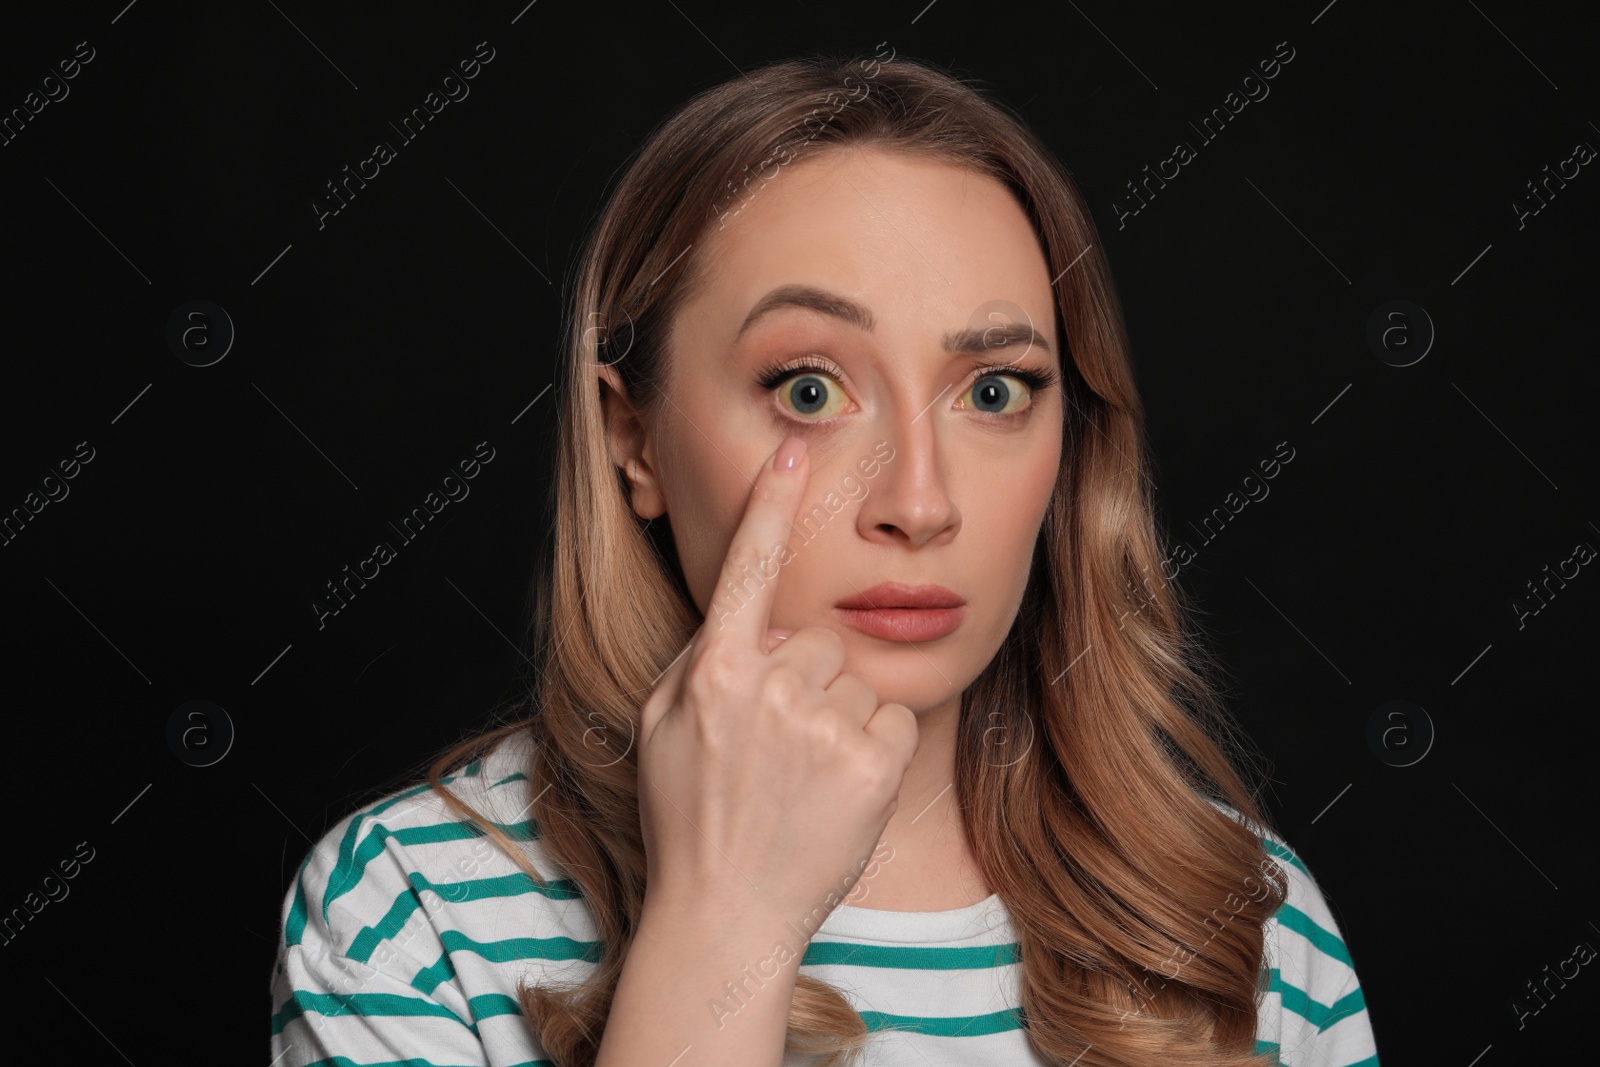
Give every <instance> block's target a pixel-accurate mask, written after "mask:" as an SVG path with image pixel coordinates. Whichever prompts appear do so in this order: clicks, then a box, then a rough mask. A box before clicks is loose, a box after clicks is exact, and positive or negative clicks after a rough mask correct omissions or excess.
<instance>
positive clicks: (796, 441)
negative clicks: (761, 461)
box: [772, 437, 806, 471]
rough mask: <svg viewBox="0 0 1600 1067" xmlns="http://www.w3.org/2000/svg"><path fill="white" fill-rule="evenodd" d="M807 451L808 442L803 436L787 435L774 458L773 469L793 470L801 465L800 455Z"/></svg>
mask: <svg viewBox="0 0 1600 1067" xmlns="http://www.w3.org/2000/svg"><path fill="white" fill-rule="evenodd" d="M805 453H806V442H805V439H804V438H801V437H785V438H784V439H783V444H781V445H779V446H778V454H777V455H776V456H774V457H773V459H772V468H773V470H780V471H792V470H794V469H795V468H796V467H798V466H800V457H801V456H803V455H805Z"/></svg>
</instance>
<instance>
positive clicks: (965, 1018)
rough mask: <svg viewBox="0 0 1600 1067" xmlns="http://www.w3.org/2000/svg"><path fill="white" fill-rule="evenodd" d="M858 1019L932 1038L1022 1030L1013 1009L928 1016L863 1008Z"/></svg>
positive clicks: (872, 1027)
mask: <svg viewBox="0 0 1600 1067" xmlns="http://www.w3.org/2000/svg"><path fill="white" fill-rule="evenodd" d="M861 1018H862V1019H863V1020H864V1021H865V1022H866V1024H867V1029H868V1030H872V1031H874V1032H876V1031H878V1030H899V1031H906V1032H909V1033H915V1034H929V1035H931V1036H933V1037H981V1036H983V1035H985V1034H1000V1033H1005V1032H1006V1031H1008V1030H1020V1029H1022V1020H1021V1018H1020V1017H1019V1015H1018V1010H1017V1009H1016V1008H1007V1009H1005V1010H1003V1011H996V1012H990V1013H989V1014H988V1015H954V1016H949V1017H947V1018H932V1017H926V1016H921V1015H888V1014H886V1013H884V1012H881V1011H864V1012H862V1013H861Z"/></svg>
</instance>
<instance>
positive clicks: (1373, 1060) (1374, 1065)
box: [1342, 1056, 1378, 1067]
mask: <svg viewBox="0 0 1600 1067" xmlns="http://www.w3.org/2000/svg"><path fill="white" fill-rule="evenodd" d="M1342 1067H1378V1057H1376V1056H1368V1057H1367V1058H1366V1059H1364V1060H1356V1062H1354V1063H1346V1064H1343V1065H1342Z"/></svg>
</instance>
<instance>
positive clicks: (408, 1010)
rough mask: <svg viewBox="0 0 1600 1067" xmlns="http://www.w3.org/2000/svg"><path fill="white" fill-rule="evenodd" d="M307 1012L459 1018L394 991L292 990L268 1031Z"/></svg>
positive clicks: (432, 1003) (441, 1007)
mask: <svg viewBox="0 0 1600 1067" xmlns="http://www.w3.org/2000/svg"><path fill="white" fill-rule="evenodd" d="M307 1012H315V1013H316V1014H318V1015H359V1016H362V1017H363V1018H373V1017H376V1016H396V1015H412V1016H420V1015H436V1016H441V1017H443V1018H446V1019H454V1020H455V1021H456V1022H458V1023H459V1022H462V1021H463V1020H462V1018H461V1017H460V1016H459V1015H457V1014H456V1013H455V1012H453V1011H451V1010H450V1009H449V1008H447V1007H445V1006H444V1005H443V1004H440V1003H438V1002H437V1001H433V1000H424V999H422V998H421V997H403V996H400V995H399V994H398V993H311V992H307V991H306V990H303V989H296V990H295V991H294V992H293V993H291V994H290V997H289V1001H288V1002H287V1003H286V1004H284V1006H283V1008H282V1009H281V1010H280V1011H279V1012H278V1013H277V1014H276V1015H274V1016H273V1017H272V1032H273V1033H274V1034H280V1033H282V1032H283V1028H284V1026H285V1025H286V1024H288V1023H290V1022H293V1021H294V1020H295V1019H298V1018H300V1017H301V1016H302V1015H305V1014H306V1013H307Z"/></svg>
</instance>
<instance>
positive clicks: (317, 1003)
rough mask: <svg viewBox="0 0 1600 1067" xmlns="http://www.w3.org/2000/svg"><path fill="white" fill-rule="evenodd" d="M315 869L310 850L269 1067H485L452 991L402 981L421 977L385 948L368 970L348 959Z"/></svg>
mask: <svg viewBox="0 0 1600 1067" xmlns="http://www.w3.org/2000/svg"><path fill="white" fill-rule="evenodd" d="M319 847H320V846H319ZM317 860H318V852H317V851H316V850H313V852H312V854H311V855H310V856H308V857H307V859H306V863H304V864H302V866H301V870H300V875H299V877H298V879H297V880H296V884H295V885H294V886H293V887H291V890H290V892H289V894H288V897H287V899H286V900H285V906H284V923H283V933H284V937H283V941H282V942H281V943H280V946H279V951H278V961H277V965H276V966H275V967H274V969H273V976H272V1007H273V1014H272V1050H271V1055H272V1061H271V1062H272V1067H310V1065H316V1067H368V1065H377V1064H384V1065H394V1064H402V1063H403V1064H406V1065H407V1067H488V1064H489V1059H488V1056H487V1054H486V1051H485V1048H484V1045H483V1042H482V1041H481V1040H480V1039H479V1036H478V1032H477V1028H476V1026H475V1025H474V1024H472V1023H471V1022H469V1021H468V1020H469V1019H471V1018H472V1014H471V1011H470V1009H469V1007H468V1006H467V1005H465V1004H451V1003H449V1000H450V999H451V998H450V996H449V994H450V993H452V992H453V991H454V987H453V986H451V985H450V984H449V983H440V984H438V985H437V986H435V987H434V990H433V993H432V994H429V993H424V992H422V991H421V990H420V989H419V988H418V986H417V983H416V979H415V978H412V979H409V980H408V979H405V978H401V977H399V975H400V974H401V973H409V974H415V975H421V974H423V973H425V972H426V968H425V967H421V966H420V965H419V964H418V963H417V962H416V961H415V960H414V959H412V958H411V957H410V955H409V953H406V952H405V951H398V952H397V951H394V946H393V945H392V944H391V943H387V942H386V943H385V948H387V949H389V951H387V952H385V953H383V954H382V955H381V956H377V955H375V957H374V959H372V960H369V961H367V962H358V961H357V960H355V959H352V958H351V957H350V956H349V955H347V954H346V951H345V949H346V948H347V946H348V944H349V940H350V934H351V931H349V930H348V929H346V927H347V926H348V925H350V924H349V921H348V920H346V919H345V917H344V913H343V912H341V911H340V909H339V907H338V904H337V903H335V904H333V906H332V908H331V909H327V910H326V914H327V916H328V917H327V918H326V919H325V918H324V914H325V909H324V908H323V906H322V900H321V897H322V894H321V893H320V892H318V891H317V887H318V886H319V885H320V886H326V885H327V884H328V883H327V878H326V873H327V872H326V867H325V866H324V865H323V864H322V863H319V862H317ZM319 876H320V877H319ZM358 936H359V935H358ZM380 960H381V961H382V962H381V964H380V962H379V961H380ZM422 984H423V985H426V984H427V983H422ZM455 999H457V1000H459V999H460V998H459V997H456V998H455Z"/></svg>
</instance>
